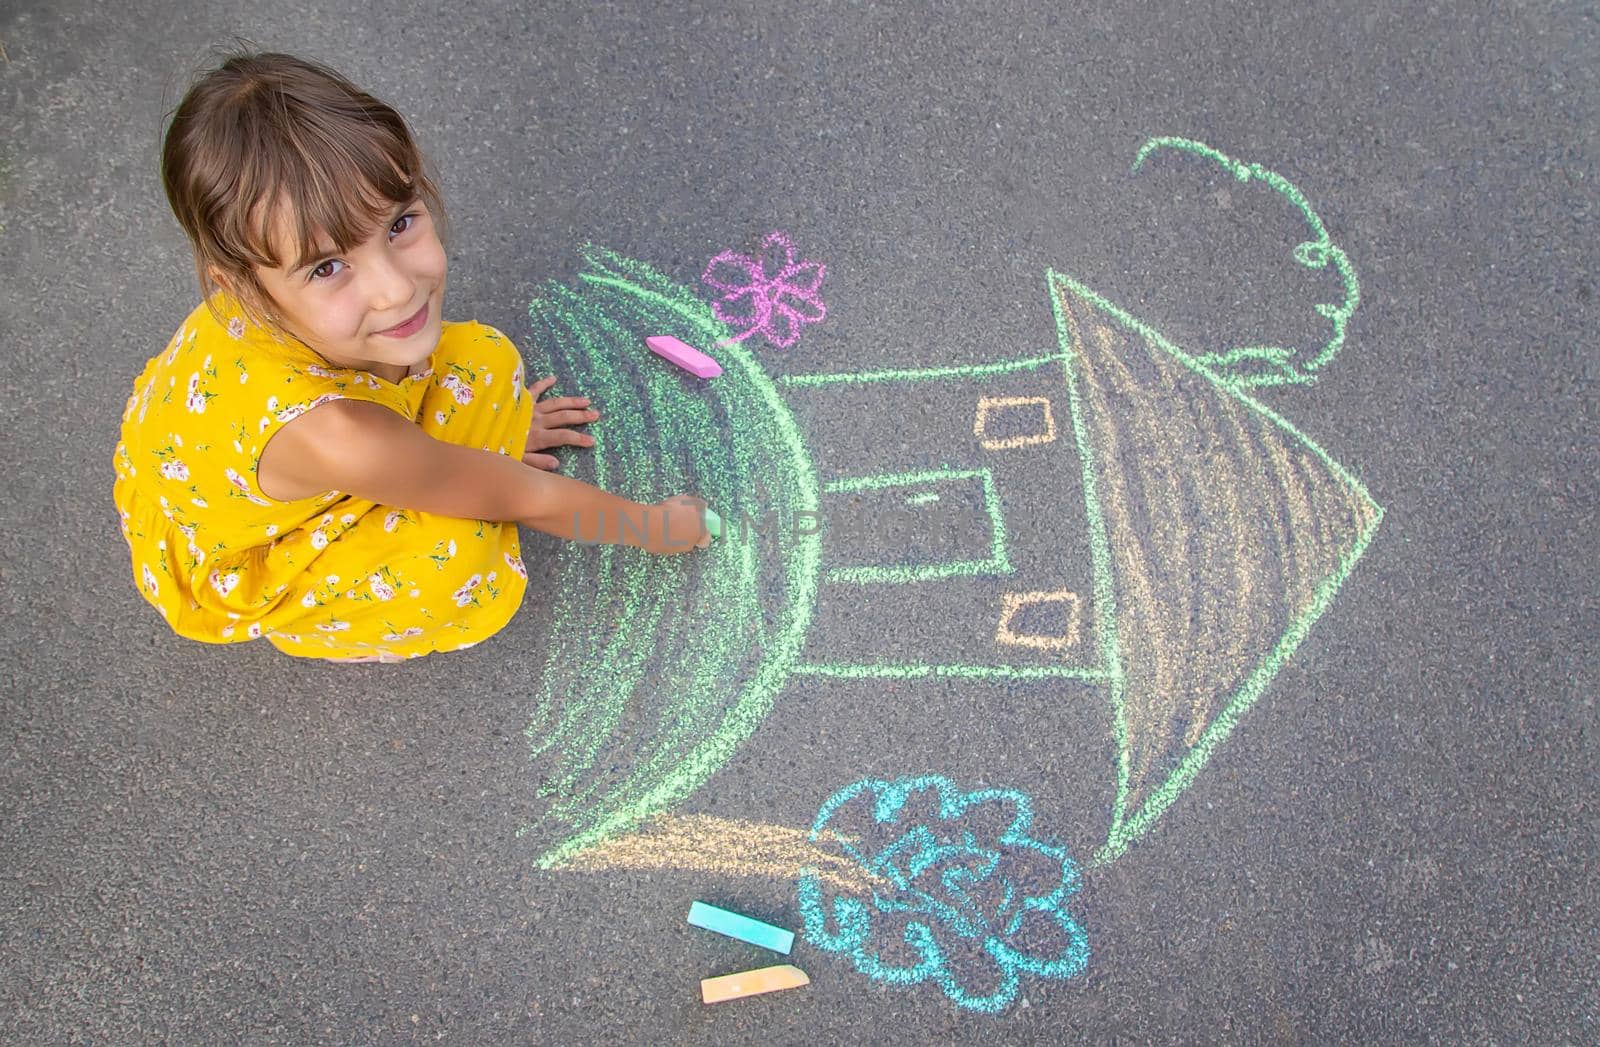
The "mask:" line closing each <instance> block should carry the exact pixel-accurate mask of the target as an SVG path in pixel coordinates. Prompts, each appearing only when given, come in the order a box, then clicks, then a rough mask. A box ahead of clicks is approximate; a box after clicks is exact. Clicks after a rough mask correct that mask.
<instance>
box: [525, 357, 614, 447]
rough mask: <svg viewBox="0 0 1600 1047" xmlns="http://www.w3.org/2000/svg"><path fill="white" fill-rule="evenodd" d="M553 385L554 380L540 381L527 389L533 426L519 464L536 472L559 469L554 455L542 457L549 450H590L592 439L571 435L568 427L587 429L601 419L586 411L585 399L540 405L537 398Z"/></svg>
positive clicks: (577, 398) (580, 397)
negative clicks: (568, 447) (568, 446)
mask: <svg viewBox="0 0 1600 1047" xmlns="http://www.w3.org/2000/svg"><path fill="white" fill-rule="evenodd" d="M555 384H556V376H555V375H551V376H550V377H548V378H541V379H539V380H538V381H537V382H535V383H533V384H532V385H530V386H528V394H529V395H530V396H532V397H533V424H532V425H530V426H529V427H528V446H527V448H526V449H525V450H524V451H523V454H522V460H523V461H524V462H527V463H528V464H529V465H531V466H533V467H534V468H536V469H558V468H560V466H561V462H560V461H559V460H558V459H557V458H556V456H555V455H553V454H541V453H540V452H541V451H544V450H545V449H546V448H549V447H557V446H560V445H561V444H572V445H573V446H576V447H593V446H594V437H592V436H590V435H589V434H588V433H578V432H573V431H572V430H571V429H567V428H564V427H565V426H569V425H586V424H587V423H589V422H592V421H594V420H595V419H596V418H599V417H600V412H599V411H594V410H590V409H589V398H588V397H586V396H562V397H558V398H556V399H554V400H545V401H543V402H542V403H541V402H540V400H539V397H541V396H543V395H544V394H545V393H547V392H549V391H550V390H551V388H552V387H554V386H555Z"/></svg>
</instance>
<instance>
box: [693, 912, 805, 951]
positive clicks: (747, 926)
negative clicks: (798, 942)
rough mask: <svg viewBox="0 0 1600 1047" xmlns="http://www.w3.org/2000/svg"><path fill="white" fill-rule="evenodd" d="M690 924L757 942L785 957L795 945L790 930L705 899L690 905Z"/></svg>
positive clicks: (756, 943) (741, 939) (753, 943)
mask: <svg viewBox="0 0 1600 1047" xmlns="http://www.w3.org/2000/svg"><path fill="white" fill-rule="evenodd" d="M689 926H691V927H704V928H705V929H706V930H708V931H716V932H717V933H718V934H726V935H727V936H728V937H729V938H737V939H739V940H740V941H741V942H749V943H750V944H751V945H759V946H761V947H762V948H763V949H771V950H772V951H773V952H781V953H783V954H784V955H786V956H787V955H788V953H789V948H790V946H792V945H794V932H793V931H786V930H784V929H783V928H782V927H774V926H772V924H770V923H762V922H761V921H760V920H752V919H751V918H750V917H748V916H740V915H739V914H738V913H736V912H729V911H728V910H726V909H719V908H717V907H716V906H715V905H707V904H706V903H705V902H695V903H694V904H693V905H691V906H689Z"/></svg>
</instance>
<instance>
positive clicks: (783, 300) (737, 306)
mask: <svg viewBox="0 0 1600 1047" xmlns="http://www.w3.org/2000/svg"><path fill="white" fill-rule="evenodd" d="M826 272H827V267H826V266H824V265H823V264H822V263H821V262H813V261H810V260H809V259H807V260H802V261H796V260H795V250H794V244H793V243H791V242H790V240H789V237H788V236H786V235H785V234H783V233H781V232H772V233H768V234H767V236H766V238H765V239H763V240H762V241H761V247H760V249H758V250H757V251H756V253H755V256H754V257H752V256H750V255H745V254H740V253H739V252H737V251H724V252H722V253H721V254H719V255H717V256H716V257H715V258H713V259H711V261H710V262H708V263H706V271H705V272H704V273H703V274H701V276H700V280H701V282H702V283H704V284H706V285H707V286H708V287H711V288H713V289H714V290H717V291H720V292H721V296H720V297H719V298H717V299H716V300H715V301H713V302H712V303H711V312H712V315H714V316H715V317H716V318H717V319H718V320H721V321H722V322H723V323H725V324H727V325H728V326H729V327H732V328H735V329H736V330H738V332H739V333H738V334H735V335H734V336H732V337H731V338H729V339H727V341H728V342H742V341H744V340H745V339H746V338H749V337H750V336H751V335H753V334H755V333H757V332H760V333H761V334H762V336H764V337H765V338H766V340H767V341H768V342H769V343H771V344H772V345H774V346H777V347H778V348H779V349H787V348H788V347H789V346H791V345H793V344H794V343H795V342H796V341H797V340H798V339H799V338H800V328H801V327H803V326H804V325H806V324H814V323H817V322H818V321H820V320H822V319H823V318H824V317H826V316H827V315H828V313H827V309H826V308H825V307H824V306H823V304H822V296H821V294H819V293H818V292H819V291H820V289H821V287H822V278H823V276H824V274H825V273H826Z"/></svg>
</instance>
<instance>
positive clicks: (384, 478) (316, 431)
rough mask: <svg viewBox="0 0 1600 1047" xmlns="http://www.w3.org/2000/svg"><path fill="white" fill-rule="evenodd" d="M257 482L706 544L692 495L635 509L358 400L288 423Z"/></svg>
mask: <svg viewBox="0 0 1600 1047" xmlns="http://www.w3.org/2000/svg"><path fill="white" fill-rule="evenodd" d="M256 480H257V483H258V484H259V485H260V486H261V489H262V491H263V492H264V493H265V494H267V495H268V496H269V497H273V498H280V499H283V500H288V499H292V498H302V497H307V496H309V495H312V494H321V493H322V492H324V491H340V492H343V493H344V494H350V495H355V496H356V497H357V498H364V499H367V500H369V501H373V502H377V503H380V504H382V505H392V506H395V507H396V508H403V509H417V510H420V511H422V512H428V513H437V514H439V515H441V516H454V517H460V518H462V519H468V520H496V521H515V522H516V523H520V524H523V525H524V526H527V527H531V528H533V529H534V530H537V531H543V532H545V533H546V534H552V535H555V536H557V537H558V538H568V539H581V540H583V541H586V542H595V541H600V542H607V543H611V544H621V545H633V546H638V547H640V548H642V549H645V550H647V551H649V552H652V553H682V552H688V551H689V550H690V549H694V548H699V549H704V548H705V547H706V546H707V545H708V544H710V541H711V538H710V536H709V534H707V532H706V529H705V520H704V515H703V513H704V509H705V503H704V502H703V501H701V500H700V499H698V498H690V497H686V496H682V495H680V496H678V497H675V498H669V499H667V500H665V501H663V502H660V503H658V504H656V505H641V504H640V503H638V502H633V501H629V500H628V499H626V498H620V497H618V496H617V495H614V494H609V493H607V492H605V491H602V490H600V489H599V488H598V487H595V486H593V485H592V484H586V483H584V482H583V481H582V480H576V479H573V478H572V477H570V476H562V475H561V474H560V473H552V472H546V471H545V470H543V469H535V468H534V467H533V466H530V465H526V464H524V463H523V462H521V461H519V460H517V459H515V458H509V457H507V456H506V455H502V454H496V453H494V452H493V451H479V450H475V449H473V448H470V447H462V446H461V445H459V444H453V443H448V442H446V441H444V440H436V439H434V438H433V437H431V436H429V435H428V434H427V433H425V432H423V431H422V428H421V427H420V426H418V425H417V424H416V423H415V422H412V421H409V420H408V419H406V418H404V417H403V416H401V415H399V414H396V413H395V412H394V411H391V410H389V409H388V408H387V407H383V406H381V405H379V404H374V403H368V402H365V401H360V400H334V401H331V402H329V403H325V404H321V405H319V406H317V407H314V408H312V409H311V410H309V411H307V412H306V413H305V414H303V415H301V416H300V417H298V418H296V419H294V421H292V422H289V423H287V424H285V425H284V426H283V427H282V428H280V429H279V430H278V431H277V433H275V434H274V435H273V436H272V438H271V439H270V440H269V441H268V442H267V446H266V448H265V449H263V450H262V452H261V459H260V461H259V462H258V463H257V467H256Z"/></svg>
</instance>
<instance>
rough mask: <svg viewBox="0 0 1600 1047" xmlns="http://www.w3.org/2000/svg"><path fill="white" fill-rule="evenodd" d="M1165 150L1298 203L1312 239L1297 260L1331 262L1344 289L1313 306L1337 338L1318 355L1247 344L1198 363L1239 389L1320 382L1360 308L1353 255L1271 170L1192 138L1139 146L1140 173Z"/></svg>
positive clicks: (1310, 265)
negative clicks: (1335, 299) (1337, 297)
mask: <svg viewBox="0 0 1600 1047" xmlns="http://www.w3.org/2000/svg"><path fill="white" fill-rule="evenodd" d="M1161 149H1176V150H1178V151H1180V152H1185V153H1192V154H1193V155H1195V156H1201V157H1204V158H1206V159H1207V160H1211V161H1212V162H1214V163H1216V164H1218V165H1220V166H1221V167H1222V168H1223V169H1224V170H1226V171H1227V172H1228V173H1229V174H1231V175H1233V176H1234V177H1235V178H1237V179H1238V180H1239V181H1240V182H1245V183H1248V182H1249V181H1251V180H1252V179H1256V180H1259V181H1262V182H1265V183H1266V184H1267V185H1269V186H1271V187H1272V189H1273V190H1274V191H1276V192H1277V193H1279V194H1280V195H1281V196H1283V198H1284V199H1286V200H1288V201H1289V202H1290V203H1291V204H1293V205H1294V207H1295V209H1296V210H1298V211H1299V212H1300V215H1301V217H1303V218H1304V219H1305V222H1306V225H1307V226H1309V227H1310V228H1311V232H1312V234H1313V237H1312V239H1310V240H1307V241H1305V242H1304V243H1301V244H1298V245H1296V246H1295V249H1294V260H1295V261H1296V262H1298V263H1299V264H1300V265H1303V266H1305V267H1306V268H1307V269H1325V268H1327V266H1328V263H1330V262H1331V263H1333V267H1334V269H1335V270H1336V271H1337V272H1338V274H1339V280H1340V283H1341V284H1342V285H1343V287H1344V300H1343V301H1342V302H1339V303H1338V304H1334V303H1331V302H1319V303H1317V304H1316V305H1315V306H1313V307H1312V308H1313V309H1315V310H1316V313H1317V315H1318V316H1321V317H1323V318H1324V319H1326V320H1327V321H1328V322H1329V323H1331V324H1332V325H1333V334H1332V336H1331V337H1329V339H1328V341H1327V342H1326V343H1325V344H1324V345H1323V346H1322V348H1321V349H1320V350H1318V351H1317V353H1316V354H1315V355H1314V356H1312V357H1311V359H1309V360H1306V361H1305V362H1303V363H1298V362H1296V361H1295V360H1294V355H1295V354H1296V353H1297V352H1298V351H1299V350H1296V349H1293V348H1286V347H1282V346H1272V345H1249V346H1240V347H1238V348H1235V349H1226V350H1223V351H1222V352H1216V353H1205V354H1202V355H1200V356H1197V357H1195V360H1197V361H1198V362H1199V363H1202V364H1205V365H1206V366H1207V367H1210V368H1212V369H1213V370H1214V371H1215V372H1216V373H1217V374H1218V376H1219V377H1221V378H1222V380H1223V381H1225V382H1227V383H1228V384H1229V385H1234V386H1239V387H1249V386H1263V385H1305V384H1309V383H1311V382H1314V381H1316V380H1317V377H1318V375H1317V372H1318V371H1319V370H1320V369H1321V368H1322V367H1323V366H1324V365H1326V364H1327V363H1328V362H1329V361H1330V360H1332V359H1333V358H1334V357H1335V356H1337V355H1338V354H1339V350H1340V349H1342V348H1343V347H1344V336H1345V326H1346V325H1347V324H1348V323H1349V322H1350V316H1351V314H1353V313H1354V312H1355V311H1356V306H1358V305H1360V304H1361V285H1360V283H1359V281H1358V280H1357V279H1356V270H1355V266H1354V265H1353V264H1352V263H1351V261H1350V256H1349V255H1347V254H1345V253H1344V250H1343V249H1342V248H1340V247H1339V246H1338V245H1337V244H1335V243H1334V242H1333V241H1332V240H1331V239H1330V238H1329V237H1328V230H1327V228H1326V227H1325V226H1324V225H1323V224H1322V219H1321V218H1320V217H1318V215H1317V212H1316V211H1314V210H1313V209H1312V207H1311V204H1310V203H1309V202H1308V201H1307V200H1306V198H1305V195H1304V194H1303V193H1301V192H1300V190H1299V189H1297V188H1295V186H1294V184H1293V183H1291V182H1290V181H1289V180H1288V179H1286V178H1284V177H1283V176H1282V175H1280V174H1277V173H1276V172H1273V171H1269V170H1267V169H1266V168H1265V167H1262V166H1261V165H1260V164H1247V163H1243V162H1241V161H1239V160H1235V159H1233V158H1232V157H1230V156H1227V155H1226V154H1224V153H1222V152H1221V151H1219V150H1217V149H1213V148H1212V147H1211V146H1209V145H1206V144H1205V143H1204V142H1196V141H1193V140H1192V139H1188V138H1170V137H1169V138H1152V139H1150V140H1149V141H1147V142H1145V143H1144V145H1142V146H1140V147H1139V152H1138V155H1137V156H1135V157H1134V160H1133V170H1134V171H1135V172H1137V171H1138V170H1139V168H1140V167H1141V166H1143V164H1144V162H1145V159H1146V158H1147V157H1149V156H1150V154H1152V153H1154V152H1156V151H1157V150H1161Z"/></svg>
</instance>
